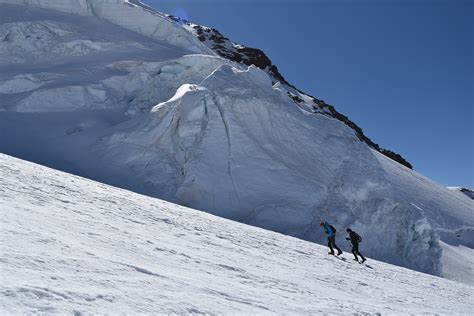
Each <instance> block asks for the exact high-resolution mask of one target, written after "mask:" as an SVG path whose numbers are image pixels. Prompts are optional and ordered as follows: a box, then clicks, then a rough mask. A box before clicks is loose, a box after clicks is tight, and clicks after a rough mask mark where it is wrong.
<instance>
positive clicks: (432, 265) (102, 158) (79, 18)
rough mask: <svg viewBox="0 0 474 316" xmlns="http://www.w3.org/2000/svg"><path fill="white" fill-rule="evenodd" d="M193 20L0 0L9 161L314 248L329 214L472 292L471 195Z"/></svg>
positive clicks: (121, 7) (409, 263)
mask: <svg viewBox="0 0 474 316" xmlns="http://www.w3.org/2000/svg"><path fill="white" fill-rule="evenodd" d="M195 26H196V25H194V26H192V25H184V26H183V25H182V23H179V22H177V21H174V20H172V19H171V18H169V17H168V16H166V15H165V14H162V13H159V12H156V11H153V10H151V9H150V8H148V7H146V6H144V5H143V4H142V3H141V2H140V1H138V0H133V1H132V0H130V1H126V0H100V1H98V0H97V1H92V0H55V1H47V0H24V1H16V0H0V43H1V45H0V152H1V153H5V154H9V155H12V156H16V157H19V158H22V159H26V160H30V161H34V162H37V163H40V164H43V165H47V166H49V167H52V168H55V169H59V170H63V171H66V172H68V173H73V174H77V175H80V176H83V177H87V178H90V179H94V180H97V181H100V182H103V183H107V184H110V185H113V186H117V187H121V188H125V189H129V190H132V191H134V192H138V193H142V194H145V195H148V196H153V197H157V198H160V199H164V200H167V201H170V202H173V203H177V204H180V205H184V206H188V207H191V208H194V209H199V210H202V211H205V212H208V213H211V214H214V215H218V216H221V217H225V218H228V219H232V220H236V221H239V222H243V223H246V224H251V225H254V226H258V227H263V228H267V229H270V230H273V231H277V232H280V233H284V234H287V235H290V236H294V237H298V238H301V239H304V240H307V241H312V242H316V243H324V240H325V239H324V233H323V231H322V230H321V229H320V227H319V223H320V221H322V220H327V221H328V222H330V223H332V224H334V225H335V226H336V227H338V228H339V230H341V231H343V230H344V229H345V228H346V227H353V228H354V229H355V230H356V231H358V232H359V233H360V234H361V235H362V236H363V238H364V247H363V248H364V251H365V254H367V255H368V256H369V257H371V258H374V259H378V260H381V261H385V262H389V263H393V264H396V265H399V266H403V267H408V268H410V269H414V270H417V271H421V272H426V273H430V274H433V275H437V276H445V277H448V278H451V279H453V280H456V281H460V282H465V283H470V284H474V271H473V268H472V267H473V261H474V256H473V249H474V200H472V199H470V198H468V197H467V196H466V195H463V194H460V193H459V192H456V191H451V190H448V189H446V188H443V187H441V186H440V185H439V184H437V183H435V182H433V181H431V180H429V179H427V178H425V177H423V176H422V175H420V174H418V173H417V172H416V171H413V170H410V169H408V168H406V167H404V166H403V165H401V164H399V163H397V162H395V161H394V160H392V159H389V158H387V157H386V156H384V155H382V154H380V153H379V152H378V151H376V150H375V149H374V148H373V147H370V146H369V145H368V143H367V142H364V141H363V140H362V139H361V135H360V134H358V132H357V131H356V129H354V127H351V126H349V125H347V124H346V123H347V122H346V123H344V122H343V121H341V120H340V119H337V117H335V116H334V115H332V116H331V113H330V111H329V110H328V107H327V105H324V104H323V105H320V104H321V103H318V102H316V101H315V100H312V98H311V97H309V96H307V95H304V94H303V93H301V92H298V91H297V90H296V88H294V87H291V86H289V85H288V83H285V82H284V81H281V80H278V78H277V77H275V72H273V73H272V72H271V71H269V69H260V68H259V67H257V66H255V65H250V66H247V65H246V64H242V63H238V62H235V61H232V60H230V59H227V58H223V57H222V56H218V54H217V53H216V52H215V51H213V50H212V49H211V48H210V47H208V45H211V44H210V42H209V40H210V39H211V38H212V35H210V34H211V33H209V34H208V35H209V36H208V37H205V42H202V41H201V40H200V39H199V36H200V35H199V29H195V28H194V27H195ZM193 32H195V33H193ZM202 32H204V31H202ZM203 34H204V33H203ZM201 35H202V34H201ZM227 44H229V43H227ZM227 44H226V45H227ZM229 45H230V44H229ZM234 46H235V45H234ZM234 46H232V47H230V46H229V47H228V49H231V48H232V49H234V50H235V52H238V51H239V50H238V47H237V46H235V47H234ZM236 47H237V48H236ZM224 48H225V47H223V49H224ZM252 52H254V51H252V50H247V53H248V54H250V55H252ZM258 56H259V55H258ZM258 56H257V57H258ZM260 57H261V56H260ZM256 59H257V61H258V58H256ZM315 102H316V103H317V104H318V106H315ZM323 103H324V102H323ZM20 196H21V195H20ZM150 212H151V210H150ZM225 223H227V222H225ZM29 224H31V223H29ZM239 227H240V226H239ZM86 237H87V236H86ZM308 247H309V246H308ZM311 247H313V246H311ZM343 248H344V249H345V250H348V249H349V247H348V245H345V246H344V247H343ZM315 249H318V248H315ZM328 260H329V259H328ZM150 271H151V270H150ZM295 273H296V272H295ZM298 273H299V272H298Z"/></svg>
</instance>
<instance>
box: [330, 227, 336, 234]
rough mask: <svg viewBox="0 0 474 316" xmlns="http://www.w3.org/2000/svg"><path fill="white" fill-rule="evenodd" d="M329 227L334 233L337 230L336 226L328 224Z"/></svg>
mask: <svg viewBox="0 0 474 316" xmlns="http://www.w3.org/2000/svg"><path fill="white" fill-rule="evenodd" d="M329 227H331V229H332V231H333V232H334V234H335V233H336V232H337V230H336V227H334V226H332V225H329Z"/></svg>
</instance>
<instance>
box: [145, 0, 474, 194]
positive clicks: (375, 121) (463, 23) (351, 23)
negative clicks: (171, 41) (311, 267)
mask: <svg viewBox="0 0 474 316" xmlns="http://www.w3.org/2000/svg"><path fill="white" fill-rule="evenodd" d="M145 2H146V3H148V4H150V5H152V6H153V7H155V8H156V9H158V10H160V11H163V12H167V13H172V14H175V15H180V16H182V17H186V18H188V19H189V20H191V21H193V22H196V23H200V24H204V25H207V26H211V27H215V28H217V29H218V30H220V31H221V33H223V34H224V35H225V36H227V37H229V38H230V39H231V40H233V41H235V42H238V43H241V44H244V45H247V46H251V47H257V48H260V49H263V50H264V51H265V52H266V53H267V55H268V56H269V57H270V59H271V60H272V61H273V62H274V63H275V64H276V65H277V66H278V68H279V69H280V72H281V73H282V74H283V75H284V76H285V78H286V79H287V80H288V81H289V82H290V83H292V84H294V85H296V86H297V87H298V88H300V89H302V90H303V91H305V92H307V93H309V94H312V95H314V96H315V97H317V98H320V99H323V100H325V101H326V102H327V103H329V104H332V105H334V106H335V107H336V108H337V109H338V110H339V111H340V112H342V113H343V114H345V115H347V116H348V117H349V118H351V119H352V120H353V121H355V122H356V123H357V124H358V125H359V126H361V127H362V129H363V130H364V132H365V133H366V134H367V135H368V136H369V137H370V138H372V140H373V141H375V142H376V143H379V144H380V145H381V146H382V147H384V148H388V149H391V150H394V151H396V152H398V153H400V154H402V156H404V157H405V158H406V159H407V160H408V161H410V162H411V163H412V164H413V165H414V167H415V170H417V171H419V172H421V173H422V174H424V175H426V176H428V177H430V178H432V179H433V180H435V181H437V182H439V183H441V184H443V185H453V186H454V185H459V186H465V187H471V188H473V187H474V127H473V125H474V113H473V112H474V92H473V91H474V66H473V63H474V55H473V50H474V1H470V0H465V1H464V0H413V1H411V0H357V1H356V0H241V1H237V0H145Z"/></svg>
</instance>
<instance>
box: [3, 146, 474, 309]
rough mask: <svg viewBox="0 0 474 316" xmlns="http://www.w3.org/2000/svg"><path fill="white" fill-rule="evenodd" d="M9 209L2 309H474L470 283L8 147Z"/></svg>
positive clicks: (5, 171) (6, 194) (6, 193)
mask: <svg viewBox="0 0 474 316" xmlns="http://www.w3.org/2000/svg"><path fill="white" fill-rule="evenodd" d="M0 212H1V214H0V215H1V216H0V225H1V231H0V278H1V282H0V313H1V314H27V313H35V314H36V313H42V314H48V315H49V314H63V315H64V314H74V315H87V314H111V313H112V314H115V313H126V314H138V313H142V314H156V313H176V314H183V313H191V314H197V313H209V314H217V313H218V314H221V313H226V314H231V313H256V314H271V313H279V314H309V313H318V314H319V313H327V314H331V315H334V314H352V313H359V314H362V313H381V314H422V313H423V314H447V315H448V314H449V315H453V314H465V315H468V314H471V313H472V297H473V296H474V287H472V286H469V285H464V284H461V283H457V282H453V281H449V280H446V279H443V278H439V277H434V276H431V275H427V274H422V273H419V272H415V271H412V270H408V269H405V268H400V267H397V266H393V265H390V264H386V263H382V262H379V261H375V260H371V259H370V258H369V260H368V262H367V264H363V265H360V264H358V263H356V262H354V261H352V255H349V254H347V253H344V254H343V255H342V256H341V257H340V258H336V257H334V256H329V255H327V249H326V248H325V247H322V246H319V245H316V244H314V243H310V242H306V241H302V240H300V239H296V238H293V237H289V236H285V235H281V234H278V233H274V232H270V231H267V230H263V229H260V228H256V227H252V226H247V225H244V224H240V223H237V222H234V221H230V220H226V219H222V218H219V217H215V216H213V215H210V214H207V213H204V212H200V211H196V210H192V209H189V208H185V207H182V206H179V205H175V204H172V203H169V202H165V201H162V200H158V199H155V198H150V197H146V196H143V195H139V194H136V193H132V192H130V191H126V190H122V189H118V188H115V187H111V186H108V185H105V184H101V183H97V182H94V181H91V180H87V179H84V178H80V177H77V176H73V175H70V174H66V173H63V172H59V171H56V170H53V169H49V168H46V167H43V166H40V165H36V164H33V163H30V162H25V161H22V160H19V159H16V158H13V157H10V156H6V155H3V154H0ZM342 239H343V238H342V236H339V243H341V244H342ZM363 250H364V243H362V251H363Z"/></svg>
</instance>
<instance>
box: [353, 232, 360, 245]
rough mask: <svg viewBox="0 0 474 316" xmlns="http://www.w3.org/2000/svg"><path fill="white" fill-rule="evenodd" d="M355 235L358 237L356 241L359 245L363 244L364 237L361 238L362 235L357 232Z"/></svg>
mask: <svg viewBox="0 0 474 316" xmlns="http://www.w3.org/2000/svg"><path fill="white" fill-rule="evenodd" d="M354 235H355V236H356V240H357V242H358V243H361V242H362V237H360V235H359V234H358V233H356V232H354Z"/></svg>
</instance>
